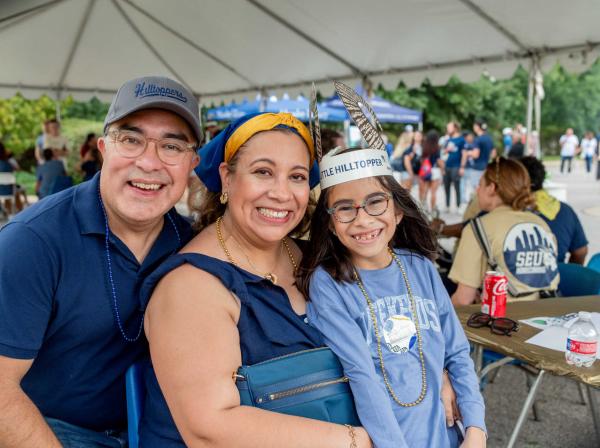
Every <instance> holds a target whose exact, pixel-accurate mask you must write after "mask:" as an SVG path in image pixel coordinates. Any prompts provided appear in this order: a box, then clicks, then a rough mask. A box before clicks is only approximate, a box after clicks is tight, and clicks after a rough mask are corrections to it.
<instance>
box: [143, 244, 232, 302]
mask: <svg viewBox="0 0 600 448" xmlns="http://www.w3.org/2000/svg"><path fill="white" fill-rule="evenodd" d="M230 270H231V267H230V265H229V264H228V263H226V262H224V261H222V260H219V259H217V258H214V257H211V256H208V255H205V254H201V253H192V252H186V253H179V254H174V255H171V256H170V257H169V258H167V259H166V260H165V261H163V262H162V263H161V265H160V266H159V267H158V268H156V269H155V270H154V271H153V272H152V273H151V274H150V275H149V276H148V277H146V279H145V280H144V283H143V284H142V288H141V290H140V301H141V304H142V307H143V308H145V307H146V306H147V304H148V302H149V301H150V297H151V296H152V294H153V292H154V290H155V289H156V287H157V286H158V284H159V283H163V284H164V285H165V286H166V287H169V288H170V289H172V288H173V287H182V288H187V289H193V285H202V289H203V290H207V288H208V289H209V290H211V291H214V290H215V288H219V287H222V288H224V287H226V286H227V285H224V283H223V280H222V278H225V277H226V276H225V275H224V274H225V272H227V271H230Z"/></svg>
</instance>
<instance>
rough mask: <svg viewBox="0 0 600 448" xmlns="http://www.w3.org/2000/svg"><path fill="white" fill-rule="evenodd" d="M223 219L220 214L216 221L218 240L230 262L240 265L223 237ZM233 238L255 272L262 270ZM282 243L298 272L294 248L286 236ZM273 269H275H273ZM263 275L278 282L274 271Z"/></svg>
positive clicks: (274, 282)
mask: <svg viewBox="0 0 600 448" xmlns="http://www.w3.org/2000/svg"><path fill="white" fill-rule="evenodd" d="M222 221H223V217H222V216H219V217H218V218H217V221H216V223H215V227H216V229H217V240H218V241H219V245H220V246H221V249H223V252H224V253H225V256H226V257H227V259H228V260H229V262H230V263H231V264H232V265H234V266H237V267H240V265H239V264H238V263H236V261H235V260H234V259H233V257H232V256H231V253H230V252H229V249H227V245H226V244H225V239H224V238H223V233H222V231H221V222H222ZM233 238H234V240H235V242H236V244H237V246H238V247H239V249H240V250H241V251H242V253H243V254H244V256H245V257H246V260H247V261H248V264H249V265H250V267H251V268H252V269H253V270H254V271H255V272H260V270H259V269H258V268H257V267H256V266H255V265H254V263H252V261H251V260H250V257H249V256H248V255H247V254H246V252H245V251H244V249H242V246H241V245H240V243H238V242H237V240H236V239H235V237H233ZM281 245H282V246H283V247H284V248H285V250H286V252H287V255H288V258H289V259H290V263H291V264H292V267H293V268H294V272H296V270H297V268H298V266H297V265H296V260H295V259H294V254H292V250H291V249H290V246H289V245H288V243H287V241H286V238H283V239H282V240H281ZM271 271H273V269H271ZM261 277H262V278H264V279H265V280H269V281H270V282H271V283H273V284H274V285H276V284H277V281H278V278H277V275H276V274H275V273H274V272H265V273H264V274H261Z"/></svg>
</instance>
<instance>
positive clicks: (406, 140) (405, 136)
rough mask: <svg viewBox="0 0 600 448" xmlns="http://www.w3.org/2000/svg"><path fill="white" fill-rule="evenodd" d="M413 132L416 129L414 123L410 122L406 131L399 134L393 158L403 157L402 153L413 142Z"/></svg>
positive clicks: (405, 128)
mask: <svg viewBox="0 0 600 448" xmlns="http://www.w3.org/2000/svg"><path fill="white" fill-rule="evenodd" d="M413 132H414V130H413V127H412V125H410V124H408V125H406V126H405V127H404V131H403V132H402V134H400V135H399V136H398V141H397V142H396V146H395V148H394V152H393V153H392V160H393V159H402V154H403V153H404V151H405V150H406V148H408V147H409V146H410V144H411V143H412V140H413Z"/></svg>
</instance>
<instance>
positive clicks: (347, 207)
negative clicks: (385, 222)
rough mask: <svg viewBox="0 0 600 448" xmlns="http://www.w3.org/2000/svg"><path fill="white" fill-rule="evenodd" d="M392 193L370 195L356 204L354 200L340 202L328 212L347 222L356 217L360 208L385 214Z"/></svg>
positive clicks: (373, 212)
mask: <svg viewBox="0 0 600 448" xmlns="http://www.w3.org/2000/svg"><path fill="white" fill-rule="evenodd" d="M391 197H392V195H390V194H387V193H378V194H375V195H373V196H370V197H368V198H367V199H365V200H364V201H362V204H354V203H352V202H340V203H338V204H336V205H335V206H333V207H332V208H328V209H327V213H329V214H330V215H333V217H334V218H335V220H336V221H337V222H340V223H343V224H347V223H350V222H352V221H354V220H355V219H356V217H357V216H358V210H359V209H361V208H362V209H363V210H364V211H365V212H366V213H367V214H369V215H371V216H380V215H383V214H384V213H385V212H386V210H387V208H388V203H389V201H390V198H391Z"/></svg>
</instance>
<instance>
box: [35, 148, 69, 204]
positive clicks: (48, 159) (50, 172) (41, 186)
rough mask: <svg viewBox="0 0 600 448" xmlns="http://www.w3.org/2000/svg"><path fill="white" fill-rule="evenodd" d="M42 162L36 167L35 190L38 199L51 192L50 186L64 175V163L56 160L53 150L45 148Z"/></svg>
mask: <svg viewBox="0 0 600 448" xmlns="http://www.w3.org/2000/svg"><path fill="white" fill-rule="evenodd" d="M43 156H44V164H43V165H40V166H38V167H37V169H36V175H35V177H36V184H35V192H36V194H37V195H38V197H39V198H40V199H44V198H45V197H46V196H48V195H49V194H50V193H52V186H53V185H54V182H56V179H58V178H59V177H60V176H66V175H67V173H66V172H65V165H64V164H63V163H62V162H61V161H60V160H57V159H56V157H55V155H54V151H53V150H52V149H51V148H46V149H44V151H43Z"/></svg>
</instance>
